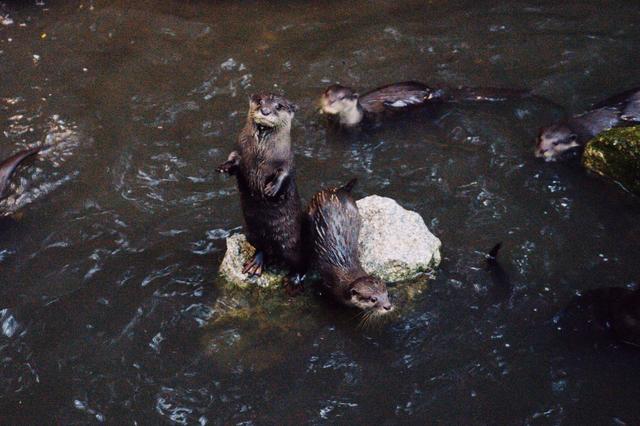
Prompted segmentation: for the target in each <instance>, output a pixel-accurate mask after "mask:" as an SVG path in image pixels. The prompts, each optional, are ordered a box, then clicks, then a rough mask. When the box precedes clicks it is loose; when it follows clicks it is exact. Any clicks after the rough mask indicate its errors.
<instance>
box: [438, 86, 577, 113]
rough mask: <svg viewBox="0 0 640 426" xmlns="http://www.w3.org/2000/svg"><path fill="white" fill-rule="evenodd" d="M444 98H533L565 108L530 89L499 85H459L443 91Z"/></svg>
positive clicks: (481, 100)
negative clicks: (501, 86)
mask: <svg viewBox="0 0 640 426" xmlns="http://www.w3.org/2000/svg"><path fill="white" fill-rule="evenodd" d="M444 98H445V99H447V100H448V101H450V102H505V101H509V100H513V99H525V98H528V99H534V100H537V101H540V102H543V103H546V104H549V105H551V106H553V107H554V108H557V109H558V110H560V111H562V112H565V108H564V107H563V106H562V105H560V104H558V103H556V102H554V101H552V100H551V99H548V98H545V97H544V96H540V95H537V94H535V93H533V92H532V91H531V90H524V89H504V88H499V87H459V88H457V89H449V90H446V91H445V94H444Z"/></svg>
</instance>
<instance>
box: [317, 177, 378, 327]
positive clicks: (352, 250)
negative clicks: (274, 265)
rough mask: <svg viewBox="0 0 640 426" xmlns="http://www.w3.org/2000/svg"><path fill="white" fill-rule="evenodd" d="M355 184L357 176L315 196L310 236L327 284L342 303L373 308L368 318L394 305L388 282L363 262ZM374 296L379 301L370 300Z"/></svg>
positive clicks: (366, 309) (368, 309)
mask: <svg viewBox="0 0 640 426" xmlns="http://www.w3.org/2000/svg"><path fill="white" fill-rule="evenodd" d="M354 184H355V179H354V180H352V181H350V182H349V183H347V184H346V185H344V186H342V187H340V188H328V189H325V190H323V191H320V192H318V193H317V194H315V195H314V196H313V198H312V199H311V202H310V203H309V206H308V208H307V221H306V223H307V226H308V228H309V229H308V230H307V235H309V245H310V252H311V256H312V258H313V261H314V265H315V266H316V268H317V269H318V271H319V272H320V274H321V275H322V278H323V282H324V285H325V286H326V287H327V288H328V289H329V291H330V292H331V293H332V294H333V296H334V297H335V298H336V299H337V300H339V301H341V302H342V303H344V304H346V305H349V306H356V307H359V308H361V309H363V310H365V311H371V312H369V314H368V315H367V316H366V318H367V320H368V319H369V316H370V315H373V314H374V313H384V312H385V311H388V310H390V309H391V304H390V303H389V300H388V293H387V288H386V285H385V283H384V282H383V281H381V280H379V279H377V278H375V277H372V276H370V275H369V274H367V273H366V272H365V271H364V269H363V268H362V265H361V264H360V259H359V255H358V237H359V235H360V214H359V212H358V207H357V205H356V203H355V201H354V199H353V197H352V196H351V190H352V188H353V186H354ZM372 297H375V299H376V301H375V302H371V301H370V300H371V298H372ZM369 305H370V306H369ZM385 306H386V307H385ZM363 321H365V320H364V318H363ZM365 322H366V321H365Z"/></svg>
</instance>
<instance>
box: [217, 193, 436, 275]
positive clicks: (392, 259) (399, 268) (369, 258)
mask: <svg viewBox="0 0 640 426" xmlns="http://www.w3.org/2000/svg"><path fill="white" fill-rule="evenodd" d="M356 203H357V205H358V209H359V210H360V215H361V218H362V228H361V230H360V239H359V252H360V261H361V262H362V266H363V268H364V269H365V271H367V272H368V273H370V274H373V275H375V276H377V277H379V278H381V279H383V280H385V281H387V282H396V281H404V280H408V279H411V278H415V277H418V276H420V275H423V274H428V273H430V272H433V270H434V269H435V268H436V267H437V266H438V265H439V264H440V246H441V243H440V240H439V239H438V238H436V237H435V236H434V235H433V234H432V233H431V232H429V229H428V228H427V225H425V223H424V220H422V217H420V215H419V214H418V213H416V212H412V211H409V210H406V209H404V208H402V207H401V206H400V205H399V204H398V203H397V202H396V201H394V200H392V199H391V198H386V197H380V196H377V195H372V196H369V197H366V198H363V199H361V200H358V201H357V202H356ZM254 252H255V249H254V248H253V247H252V246H251V245H250V244H249V243H248V242H247V239H246V237H245V236H244V235H242V234H235V235H232V236H231V237H229V238H227V252H226V254H225V256H224V259H223V260H222V264H221V265H220V274H221V275H222V276H223V277H224V278H225V279H226V280H227V281H228V282H230V283H232V284H235V285H236V286H238V287H243V288H244V287H247V286H249V285H251V286H258V287H263V288H270V287H277V286H279V285H281V283H282V280H283V278H284V276H285V272H284V271H282V270H275V269H271V268H269V269H268V270H267V271H265V272H263V274H262V276H260V277H257V278H256V277H252V278H248V277H247V275H246V274H243V273H242V265H243V264H244V263H245V262H246V261H247V260H248V259H249V258H250V257H251V256H252V255H253V253H254Z"/></svg>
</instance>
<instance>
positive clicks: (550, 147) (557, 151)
mask: <svg viewBox="0 0 640 426" xmlns="http://www.w3.org/2000/svg"><path fill="white" fill-rule="evenodd" d="M579 146H580V144H579V143H578V135H576V134H575V133H573V132H572V131H571V129H570V128H569V126H567V125H566V124H554V125H551V126H548V127H543V128H542V129H540V133H538V139H537V143H536V150H535V154H536V157H538V158H544V159H545V161H555V160H557V159H558V158H559V157H560V156H561V155H563V154H564V153H566V152H567V151H569V150H571V149H573V148H576V147H579Z"/></svg>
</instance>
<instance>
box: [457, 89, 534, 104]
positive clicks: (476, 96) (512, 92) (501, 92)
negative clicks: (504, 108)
mask: <svg viewBox="0 0 640 426" xmlns="http://www.w3.org/2000/svg"><path fill="white" fill-rule="evenodd" d="M448 92H449V93H447V98H449V100H450V101H459V102H502V101H506V100H509V99H520V98H528V97H531V96H532V95H531V91H529V90H518V89H502V88H497V87H459V88H457V89H450V90H448Z"/></svg>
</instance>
